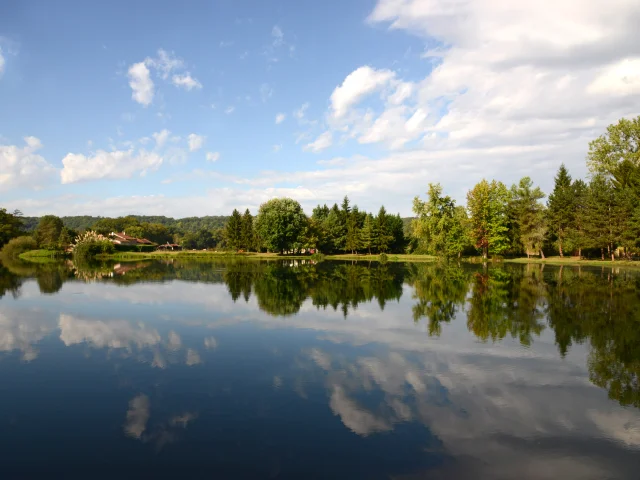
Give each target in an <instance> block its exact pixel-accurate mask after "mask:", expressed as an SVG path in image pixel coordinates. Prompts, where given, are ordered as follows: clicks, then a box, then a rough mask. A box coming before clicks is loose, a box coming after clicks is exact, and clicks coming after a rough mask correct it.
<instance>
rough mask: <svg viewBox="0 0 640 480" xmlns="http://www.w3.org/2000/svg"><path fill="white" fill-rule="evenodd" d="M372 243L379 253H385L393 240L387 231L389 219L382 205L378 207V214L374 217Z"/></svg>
mask: <svg viewBox="0 0 640 480" xmlns="http://www.w3.org/2000/svg"><path fill="white" fill-rule="evenodd" d="M374 227H375V228H374V232H375V233H374V239H375V240H374V244H375V246H376V248H377V249H378V252H380V253H386V252H387V251H389V247H390V246H391V242H393V236H392V235H391V232H390V231H389V221H388V215H387V210H386V209H385V208H384V205H383V206H382V207H380V210H379V211H378V216H377V217H376V219H375V223H374Z"/></svg>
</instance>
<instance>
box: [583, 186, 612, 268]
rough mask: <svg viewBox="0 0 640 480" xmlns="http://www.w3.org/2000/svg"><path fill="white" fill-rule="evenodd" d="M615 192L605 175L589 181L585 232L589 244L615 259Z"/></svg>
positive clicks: (602, 253) (603, 255) (603, 256)
mask: <svg viewBox="0 0 640 480" xmlns="http://www.w3.org/2000/svg"><path fill="white" fill-rule="evenodd" d="M615 207H616V206H615V192H614V189H613V185H612V184H611V181H610V180H609V179H607V178H606V177H605V176H604V175H596V176H594V177H593V178H592V180H591V182H590V183H589V190H588V196H587V215H586V223H585V232H586V234H587V237H588V239H589V244H590V245H589V246H590V247H592V248H597V249H599V250H600V254H601V258H602V259H603V260H604V258H605V250H606V251H607V253H608V254H610V255H611V259H612V260H613V259H614V257H613V249H614V248H615V247H614V241H615V237H616V234H615V231H614V228H615V221H614V220H615V217H614V211H615Z"/></svg>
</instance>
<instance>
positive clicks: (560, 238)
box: [547, 163, 576, 257]
mask: <svg viewBox="0 0 640 480" xmlns="http://www.w3.org/2000/svg"><path fill="white" fill-rule="evenodd" d="M575 201H576V197H575V195H574V188H573V185H572V183H571V176H570V175H569V172H568V171H567V169H566V167H565V166H564V163H563V164H562V165H560V168H559V169H558V174H557V175H556V177H555V185H554V187H553V192H552V193H551V194H550V195H549V201H548V202H547V207H548V210H547V215H548V219H549V226H550V231H551V234H552V235H553V238H554V244H555V245H556V247H557V248H558V253H560V256H561V257H564V250H565V246H566V243H567V236H568V234H569V231H570V230H571V227H572V225H573V224H574V222H575V215H576V203H575Z"/></svg>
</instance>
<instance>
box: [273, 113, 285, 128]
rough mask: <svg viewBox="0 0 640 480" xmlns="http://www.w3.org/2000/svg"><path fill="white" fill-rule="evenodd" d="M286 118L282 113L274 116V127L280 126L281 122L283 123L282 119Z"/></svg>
mask: <svg viewBox="0 0 640 480" xmlns="http://www.w3.org/2000/svg"><path fill="white" fill-rule="evenodd" d="M285 118H287V116H286V115H285V114H284V113H278V114H277V115H276V125H279V124H281V123H282V122H284V119H285Z"/></svg>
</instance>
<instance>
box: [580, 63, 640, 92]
mask: <svg viewBox="0 0 640 480" xmlns="http://www.w3.org/2000/svg"><path fill="white" fill-rule="evenodd" d="M587 91H588V92H590V93H596V94H601V95H619V96H626V95H634V94H635V95H637V94H640V57H638V58H626V59H624V60H622V61H620V62H617V63H614V64H613V65H609V66H608V67H606V68H605V69H603V70H602V72H601V73H600V74H599V75H598V76H597V77H596V79H595V80H594V81H593V82H592V83H591V84H590V85H589V86H588V87H587Z"/></svg>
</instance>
